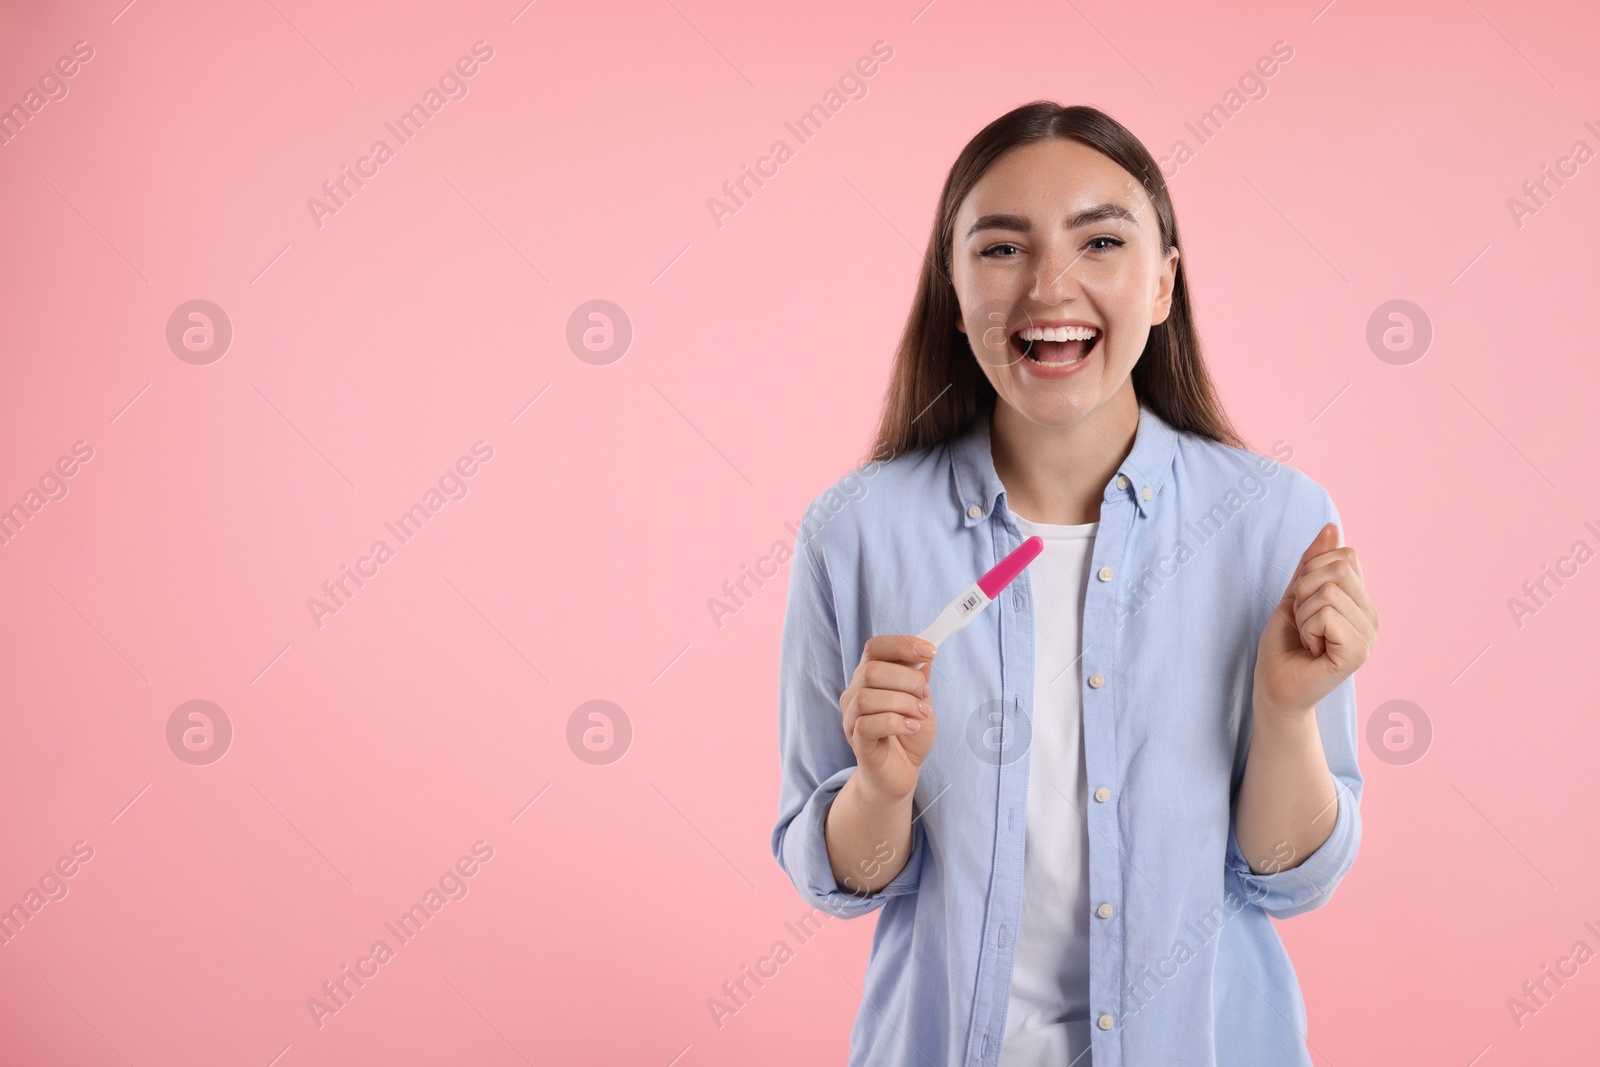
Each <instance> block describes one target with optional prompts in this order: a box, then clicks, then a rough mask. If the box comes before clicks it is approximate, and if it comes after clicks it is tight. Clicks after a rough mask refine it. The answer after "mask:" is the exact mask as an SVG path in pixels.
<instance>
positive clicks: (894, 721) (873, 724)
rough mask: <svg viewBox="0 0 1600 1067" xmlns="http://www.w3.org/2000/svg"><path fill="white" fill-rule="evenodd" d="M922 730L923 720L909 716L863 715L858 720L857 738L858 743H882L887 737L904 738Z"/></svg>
mask: <svg viewBox="0 0 1600 1067" xmlns="http://www.w3.org/2000/svg"><path fill="white" fill-rule="evenodd" d="M920 729H922V720H921V719H917V718H913V717H911V716H909V715H899V714H896V713H895V712H892V711H886V712H883V713H881V714H878V715H863V716H861V718H859V719H857V720H856V730H855V738H856V740H858V741H881V740H882V739H883V738H885V737H903V736H905V735H906V734H914V733H916V732H917V731H918V730H920Z"/></svg>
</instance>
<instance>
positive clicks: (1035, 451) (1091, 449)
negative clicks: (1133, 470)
mask: <svg viewBox="0 0 1600 1067" xmlns="http://www.w3.org/2000/svg"><path fill="white" fill-rule="evenodd" d="M1138 430H1139V402H1138V399H1137V397H1136V396H1135V394H1134V392H1133V387H1132V382H1128V383H1125V385H1124V388H1122V389H1120V390H1118V391H1117V394H1116V395H1115V396H1113V397H1112V398H1111V399H1110V400H1108V401H1107V402H1106V403H1104V404H1102V405H1100V406H1099V407H1097V408H1095V409H1094V410H1093V411H1090V412H1089V413H1087V414H1086V415H1085V416H1084V417H1082V418H1080V419H1077V420H1076V421H1074V422H1073V423H1071V424H1070V425H1067V426H1041V425H1039V424H1037V423H1033V422H1029V421H1028V420H1027V419H1025V418H1023V417H1022V415H1021V414H1019V413H1018V412H1017V410H1016V409H1015V408H1013V407H1011V406H1010V405H1009V404H1007V403H1006V402H1005V401H1003V400H997V401H996V402H995V409H994V415H993V416H992V418H991V420H990V423H989V449H990V454H991V456H992V457H993V459H994V469H995V473H996V474H998V475H999V476H1000V482H1001V484H1002V485H1004V486H1005V489H1006V504H1007V506H1008V507H1009V508H1010V509H1011V511H1012V513H1013V514H1015V515H1020V516H1022V517H1023V518H1025V519H1027V520H1029V521H1030V522H1040V523H1050V524H1060V525H1067V526H1081V525H1083V524H1085V523H1090V522H1098V521H1100V503H1101V499H1102V496H1103V494H1104V493H1105V487H1106V483H1107V482H1108V481H1110V480H1111V476H1112V475H1113V474H1115V473H1116V471H1117V468H1118V467H1119V466H1121V465H1122V461H1123V460H1124V459H1126V458H1128V453H1129V452H1131V451H1132V450H1133V440H1134V437H1135V435H1136V434H1137V433H1138Z"/></svg>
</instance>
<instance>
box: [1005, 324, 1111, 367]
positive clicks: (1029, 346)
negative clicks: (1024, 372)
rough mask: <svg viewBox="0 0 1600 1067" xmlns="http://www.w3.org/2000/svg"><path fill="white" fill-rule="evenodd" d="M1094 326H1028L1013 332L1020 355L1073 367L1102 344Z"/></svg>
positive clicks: (1013, 345) (1044, 363)
mask: <svg viewBox="0 0 1600 1067" xmlns="http://www.w3.org/2000/svg"><path fill="white" fill-rule="evenodd" d="M1100 336H1101V332H1100V331H1099V330H1097V329H1095V328H1094V327H1093V326H1029V327H1027V328H1025V329H1021V330H1018V331H1016V332H1015V333H1013V334H1012V335H1011V338H1010V340H1011V349H1012V351H1014V352H1015V353H1016V354H1017V355H1018V356H1021V357H1023V358H1024V359H1029V360H1032V361H1033V362H1034V363H1037V364H1039V365H1041V366H1045V367H1070V366H1072V365H1073V364H1075V363H1082V362H1083V361H1084V360H1086V359H1088V358H1089V353H1090V352H1093V351H1094V348H1095V346H1096V345H1097V344H1099V343H1100Z"/></svg>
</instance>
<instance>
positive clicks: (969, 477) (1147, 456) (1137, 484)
mask: <svg viewBox="0 0 1600 1067" xmlns="http://www.w3.org/2000/svg"><path fill="white" fill-rule="evenodd" d="M989 429H990V416H988V415H982V416H979V418H978V421H977V422H976V423H974V424H973V426H972V427H971V428H970V429H969V430H967V431H966V432H965V433H964V434H962V435H961V436H960V437H957V438H955V439H954V440H953V441H951V442H950V464H951V467H952V469H953V471H954V473H955V485H956V495H957V499H958V502H959V504H960V507H961V511H962V521H963V522H964V523H965V524H966V525H967V526H975V525H977V524H978V523H979V522H981V521H983V520H984V519H987V518H988V517H989V516H990V515H991V514H993V512H994V508H995V506H996V502H997V501H998V499H999V497H1000V494H1001V493H1003V492H1005V485H1004V484H1003V483H1002V482H1001V481H1000V476H999V475H998V474H996V473H995V469H994V454H993V452H992V451H991V450H990V447H989ZM1177 439H1178V434H1177V431H1176V430H1174V429H1173V428H1172V427H1171V426H1169V425H1168V424H1167V422H1166V421H1165V420H1164V419H1162V418H1161V417H1160V416H1159V415H1157V414H1156V413H1155V412H1153V411H1151V410H1150V409H1149V408H1148V407H1145V406H1144V405H1143V404H1140V405H1139V427H1138V429H1137V430H1136V431H1135V432H1134V438H1133V448H1132V449H1131V450H1130V451H1129V452H1128V455H1127V458H1125V459H1124V460H1123V461H1122V464H1121V466H1119V467H1118V468H1117V473H1116V474H1114V475H1112V476H1111V480H1110V481H1109V482H1107V483H1106V487H1105V490H1104V495H1103V496H1102V500H1103V501H1104V502H1105V503H1107V504H1113V503H1116V502H1117V501H1118V500H1131V501H1133V503H1134V506H1135V507H1137V508H1138V509H1139V514H1140V515H1148V514H1149V513H1150V509H1151V508H1152V507H1153V506H1154V505H1155V500H1156V497H1157V495H1158V494H1160V492H1161V488H1162V486H1163V485H1164V484H1165V482H1166V478H1167V472H1168V471H1169V470H1171V469H1172V455H1173V452H1174V450H1175V449H1176V447H1177Z"/></svg>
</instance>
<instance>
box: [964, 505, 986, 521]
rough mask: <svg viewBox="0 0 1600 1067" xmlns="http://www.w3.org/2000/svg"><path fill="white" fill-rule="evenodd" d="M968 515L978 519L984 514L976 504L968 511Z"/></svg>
mask: <svg viewBox="0 0 1600 1067" xmlns="http://www.w3.org/2000/svg"><path fill="white" fill-rule="evenodd" d="M967 514H968V515H970V516H971V517H972V518H974V519H976V518H978V517H979V516H980V515H982V514H983V509H982V508H980V507H979V506H978V505H976V504H974V505H972V506H971V507H970V508H968V509H967Z"/></svg>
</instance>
